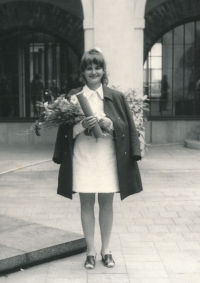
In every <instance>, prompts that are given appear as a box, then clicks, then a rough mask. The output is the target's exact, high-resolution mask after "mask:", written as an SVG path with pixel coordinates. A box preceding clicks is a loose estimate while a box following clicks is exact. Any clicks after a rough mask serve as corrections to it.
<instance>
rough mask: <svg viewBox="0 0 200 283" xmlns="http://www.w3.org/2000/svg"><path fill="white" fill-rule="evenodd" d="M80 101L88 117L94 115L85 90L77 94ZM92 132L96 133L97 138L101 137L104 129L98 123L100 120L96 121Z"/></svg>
mask: <svg viewBox="0 0 200 283" xmlns="http://www.w3.org/2000/svg"><path fill="white" fill-rule="evenodd" d="M76 96H77V98H78V101H79V103H80V105H81V108H82V110H83V112H84V114H85V116H86V117H89V116H94V113H93V111H92V108H91V106H90V104H89V102H88V100H87V98H86V97H85V96H84V94H83V92H79V93H77V94H76ZM91 130H92V132H93V133H94V136H95V138H100V137H102V136H103V133H102V130H101V128H100V126H99V124H98V122H97V121H96V124H95V126H94V127H93V128H92V129H91Z"/></svg>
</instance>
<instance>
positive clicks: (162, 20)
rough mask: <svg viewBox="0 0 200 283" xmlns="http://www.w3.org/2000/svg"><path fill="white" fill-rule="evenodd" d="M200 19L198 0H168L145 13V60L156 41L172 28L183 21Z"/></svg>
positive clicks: (199, 3)
mask: <svg viewBox="0 0 200 283" xmlns="http://www.w3.org/2000/svg"><path fill="white" fill-rule="evenodd" d="M197 19H200V2H199V1H198V0H193V1H191V0H176V1H174V0H168V1H165V2H163V3H161V4H159V5H157V6H156V7H155V8H153V9H152V10H150V11H149V12H147V13H146V15H145V20H146V27H145V30H144V60H146V57H147V54H148V52H149V50H150V49H151V47H152V46H153V45H154V43H156V41H157V40H158V39H159V38H160V37H161V36H162V35H164V34H165V33H166V32H168V31H169V30H171V29H172V28H174V27H176V26H179V25H181V24H183V23H186V22H190V21H195V20H197Z"/></svg>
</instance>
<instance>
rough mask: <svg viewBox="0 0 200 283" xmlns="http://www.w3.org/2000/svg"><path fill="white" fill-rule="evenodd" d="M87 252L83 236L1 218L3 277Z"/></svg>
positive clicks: (0, 265) (0, 238) (0, 259)
mask: <svg viewBox="0 0 200 283" xmlns="http://www.w3.org/2000/svg"><path fill="white" fill-rule="evenodd" d="M85 250H86V243H85V239H84V238H83V236H82V235H81V234H78V233H71V232H69V231H64V230H60V229H56V228H51V227H47V226H43V225H40V224H36V223H31V222H27V221H24V220H20V219H17V218H14V217H9V216H6V215H1V217H0V275H2V274H6V273H9V272H12V271H17V270H20V269H23V268H27V267H30V266H33V265H37V264H40V263H43V262H48V261H50V260H54V259H58V258H62V257H67V256H70V255H74V254H78V253H81V252H83V251H85Z"/></svg>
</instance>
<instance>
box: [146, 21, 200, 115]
mask: <svg viewBox="0 0 200 283" xmlns="http://www.w3.org/2000/svg"><path fill="white" fill-rule="evenodd" d="M144 91H145V93H146V94H148V97H149V99H150V102H149V110H150V111H149V113H148V114H147V115H149V116H150V117H176V118H178V117H180V118H184V117H185V118H197V117H200V21H197V22H190V23H186V24H184V25H181V26H178V27H176V28H174V29H172V30H170V31H169V32H167V33H166V34H164V35H163V36H162V37H161V38H160V39H159V40H158V41H157V43H156V44H154V46H153V47H152V48H151V50H150V52H149V53H148V57H147V60H146V62H145V65H144Z"/></svg>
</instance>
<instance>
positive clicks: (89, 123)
mask: <svg viewBox="0 0 200 283" xmlns="http://www.w3.org/2000/svg"><path fill="white" fill-rule="evenodd" d="M96 121H97V118H96V117H94V116H89V117H86V118H85V119H83V120H82V126H83V128H85V129H87V128H88V129H89V130H90V129H92V128H93V127H94V126H95V123H96Z"/></svg>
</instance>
